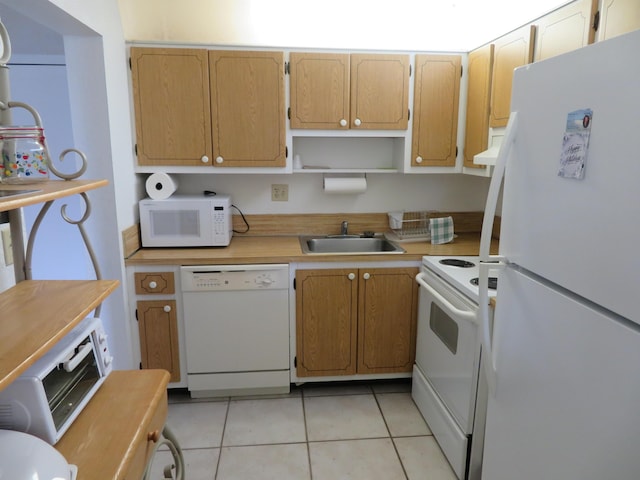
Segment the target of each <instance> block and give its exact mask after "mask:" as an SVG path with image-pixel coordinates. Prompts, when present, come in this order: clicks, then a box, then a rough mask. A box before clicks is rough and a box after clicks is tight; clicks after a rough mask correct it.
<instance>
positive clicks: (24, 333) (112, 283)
mask: <svg viewBox="0 0 640 480" xmlns="http://www.w3.org/2000/svg"><path fill="white" fill-rule="evenodd" d="M118 284H119V282H118V281H117V280H26V281H24V282H20V283H18V284H17V285H16V286H14V287H12V288H10V289H8V290H6V291H4V292H2V293H0V312H2V315H1V316H0V332H2V336H1V337H0V390H2V389H4V388H5V387H6V386H8V385H9V384H10V383H11V382H12V381H14V380H15V379H16V378H17V377H19V376H20V375H21V374H22V373H23V372H24V371H25V370H27V369H28V368H29V367H30V366H31V365H33V363H35V362H36V360H38V359H39V358H40V357H41V356H42V355H44V354H45V353H46V352H48V351H49V349H50V348H51V347H52V346H53V345H55V344H56V342H58V341H59V340H60V339H61V338H63V337H64V336H65V335H66V334H67V333H68V332H69V331H70V330H71V329H72V328H73V327H74V326H76V325H77V324H78V323H80V321H82V320H83V319H84V318H85V317H86V316H87V315H88V314H89V313H91V311H92V310H94V309H95V308H96V307H97V306H98V305H100V303H102V301H103V300H104V299H105V298H107V296H109V294H110V293H111V292H113V291H114V290H115V289H116V287H117V286H118Z"/></svg>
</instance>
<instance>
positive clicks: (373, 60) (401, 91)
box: [351, 54, 409, 130]
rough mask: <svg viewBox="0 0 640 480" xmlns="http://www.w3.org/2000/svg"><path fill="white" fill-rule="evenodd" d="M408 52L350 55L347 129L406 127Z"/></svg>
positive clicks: (407, 117)
mask: <svg viewBox="0 0 640 480" xmlns="http://www.w3.org/2000/svg"><path fill="white" fill-rule="evenodd" d="M408 123H409V55H384V54H370V55H368V54H353V55H351V128H360V129H373V130H406V129H407V126H408Z"/></svg>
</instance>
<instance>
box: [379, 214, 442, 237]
mask: <svg viewBox="0 0 640 480" xmlns="http://www.w3.org/2000/svg"><path fill="white" fill-rule="evenodd" d="M437 213H438V212H436V211H433V210H422V211H416V212H389V213H388V214H387V215H388V216H389V227H390V228H391V232H388V236H389V237H390V239H391V240H395V241H421V240H429V239H430V238H431V232H430V231H429V219H430V218H431V217H434V216H436V215H437Z"/></svg>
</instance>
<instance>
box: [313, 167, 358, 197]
mask: <svg viewBox="0 0 640 480" xmlns="http://www.w3.org/2000/svg"><path fill="white" fill-rule="evenodd" d="M322 190H323V192H324V193H327V194H361V193H364V192H365V191H366V190H367V174H366V173H352V172H349V173H346V172H345V173H337V172H336V173H323V174H322Z"/></svg>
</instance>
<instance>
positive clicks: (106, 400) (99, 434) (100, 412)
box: [56, 370, 169, 479]
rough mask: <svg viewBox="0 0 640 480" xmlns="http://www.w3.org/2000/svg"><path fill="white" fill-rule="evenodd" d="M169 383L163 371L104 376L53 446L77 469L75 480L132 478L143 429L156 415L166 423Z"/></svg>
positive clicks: (134, 371)
mask: <svg viewBox="0 0 640 480" xmlns="http://www.w3.org/2000/svg"><path fill="white" fill-rule="evenodd" d="M168 383H169V373H168V372H167V371H165V370H121V371H113V372H111V373H110V374H109V376H108V377H107V378H106V379H105V381H104V383H103V384H102V385H101V386H100V388H99V389H98V391H97V392H96V394H95V395H94V396H93V398H91V400H90V401H89V403H88V404H87V405H86V407H85V408H84V409H83V410H82V412H81V413H80V415H79V416H78V418H76V420H75V421H74V422H73V424H72V425H71V427H70V428H69V430H67V432H66V433H65V434H64V435H63V436H62V438H61V439H60V441H58V443H56V449H57V450H58V451H59V452H60V453H61V454H62V455H63V456H64V457H65V459H66V460H67V462H69V463H71V464H73V465H76V466H77V467H78V478H81V479H88V478H97V477H96V475H97V476H98V477H100V478H111V479H123V478H134V475H133V473H132V472H131V471H130V468H131V467H132V464H133V463H135V459H134V457H135V454H136V451H137V450H138V448H139V447H140V446H141V445H143V444H146V443H147V433H148V430H147V429H148V426H149V425H150V424H151V423H152V419H153V418H154V417H155V416H156V415H158V414H161V415H164V418H165V420H166V411H167V390H166V388H167V384H168ZM162 423H164V420H163V422H162Z"/></svg>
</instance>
